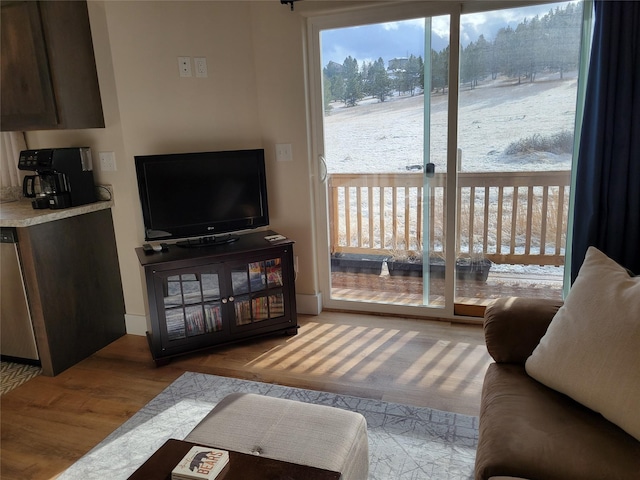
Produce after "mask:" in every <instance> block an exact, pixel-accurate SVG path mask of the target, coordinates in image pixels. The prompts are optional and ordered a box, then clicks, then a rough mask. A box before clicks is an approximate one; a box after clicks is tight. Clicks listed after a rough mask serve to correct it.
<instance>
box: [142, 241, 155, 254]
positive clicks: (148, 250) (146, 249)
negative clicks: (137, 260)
mask: <svg viewBox="0 0 640 480" xmlns="http://www.w3.org/2000/svg"><path fill="white" fill-rule="evenodd" d="M142 250H144V254H145V255H151V254H152V253H153V247H152V246H151V244H150V243H145V244H144V245H142Z"/></svg>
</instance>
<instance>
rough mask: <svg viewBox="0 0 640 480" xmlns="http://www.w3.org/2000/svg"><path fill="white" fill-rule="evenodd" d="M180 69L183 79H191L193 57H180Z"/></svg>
mask: <svg viewBox="0 0 640 480" xmlns="http://www.w3.org/2000/svg"><path fill="white" fill-rule="evenodd" d="M178 69H179V71H180V76H181V77H190V76H191V57H178Z"/></svg>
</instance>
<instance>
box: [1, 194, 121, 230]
mask: <svg viewBox="0 0 640 480" xmlns="http://www.w3.org/2000/svg"><path fill="white" fill-rule="evenodd" d="M112 206H113V200H100V201H97V202H95V203H88V204H86V205H80V206H79V207H71V208H63V209H60V210H51V209H41V210H36V209H34V208H33V207H32V206H31V199H29V198H21V199H19V200H15V201H4V202H0V227H30V226H32V225H39V224H41V223H46V222H53V221H55V220H61V219H63V218H69V217H75V216H76V215H83V214H85V213H91V212H96V211H98V210H105V209H107V208H111V207H112Z"/></svg>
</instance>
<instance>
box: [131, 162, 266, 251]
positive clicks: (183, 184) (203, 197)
mask: <svg viewBox="0 0 640 480" xmlns="http://www.w3.org/2000/svg"><path fill="white" fill-rule="evenodd" d="M135 164H136V175H137V178H138V190H139V193H140V202H141V204H142V216H143V219H144V228H145V240H161V239H172V238H187V237H197V236H203V237H206V236H212V235H217V234H222V233H229V232H235V231H239V230H245V229H251V228H257V227H262V226H267V225H268V224H269V212H268V207H267V183H266V175H265V162H264V150H263V149H256V150H235V151H226V152H199V153H177V154H166V155H145V156H136V157H135Z"/></svg>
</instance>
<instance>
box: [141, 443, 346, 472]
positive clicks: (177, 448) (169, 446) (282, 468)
mask: <svg viewBox="0 0 640 480" xmlns="http://www.w3.org/2000/svg"><path fill="white" fill-rule="evenodd" d="M194 445H196V444H195V443H190V442H185V441H182V440H175V439H169V440H167V441H166V442H165V443H164V445H162V447H160V448H159V449H158V450H157V451H156V452H155V453H154V454H153V455H152V456H151V457H149V459H148V460H147V461H146V462H144V463H143V464H142V465H141V466H140V468H138V469H137V470H136V471H135V472H133V475H131V476H130V477H129V480H171V470H173V468H174V467H175V466H176V465H177V464H178V462H179V461H180V460H181V459H182V457H184V456H185V455H186V453H187V452H188V451H189V449H190V448H191V447H192V446H194ZM247 479H251V480H339V479H340V473H338V472H332V471H329V470H323V469H321V468H316V467H307V466H305V465H296V464H295V463H288V462H281V461H279V460H273V459H270V458H265V457H261V456H259V455H249V454H246V453H238V452H233V451H229V464H228V465H227V466H226V467H224V470H222V472H220V474H219V475H218V476H217V477H216V480H247Z"/></svg>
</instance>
